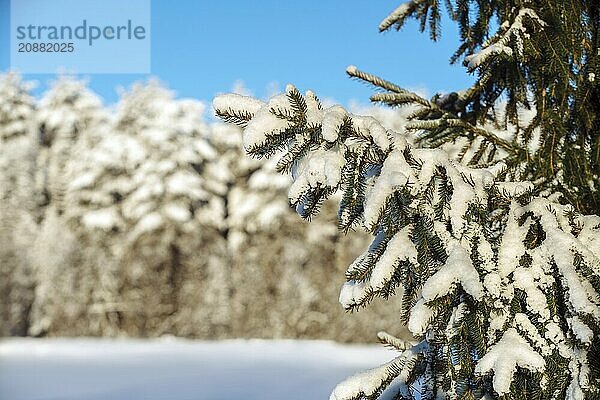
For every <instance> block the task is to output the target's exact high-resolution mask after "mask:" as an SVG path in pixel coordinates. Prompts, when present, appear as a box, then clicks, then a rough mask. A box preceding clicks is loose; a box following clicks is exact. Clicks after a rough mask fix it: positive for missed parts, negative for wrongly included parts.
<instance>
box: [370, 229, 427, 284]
mask: <svg viewBox="0 0 600 400" xmlns="http://www.w3.org/2000/svg"><path fill="white" fill-rule="evenodd" d="M409 232H410V227H408V226H407V227H404V228H402V229H401V230H400V231H399V232H398V233H396V234H395V235H394V236H393V237H392V238H391V239H390V241H389V242H388V244H387V246H386V248H385V251H384V252H383V254H382V255H381V257H379V260H377V263H376V264H375V267H373V271H372V272H371V278H370V284H371V286H372V287H373V288H375V289H381V288H382V287H383V286H384V285H385V284H386V283H387V282H388V281H389V280H390V279H391V278H392V276H394V273H395V272H396V267H398V263H399V261H400V260H408V261H410V262H412V263H413V264H416V263H417V249H416V248H415V245H414V244H413V242H412V241H411V240H410V237H409Z"/></svg>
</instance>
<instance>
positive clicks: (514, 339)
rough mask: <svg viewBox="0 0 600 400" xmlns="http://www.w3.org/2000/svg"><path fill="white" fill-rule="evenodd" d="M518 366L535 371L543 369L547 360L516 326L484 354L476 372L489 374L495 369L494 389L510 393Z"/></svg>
mask: <svg viewBox="0 0 600 400" xmlns="http://www.w3.org/2000/svg"><path fill="white" fill-rule="evenodd" d="M517 366H519V367H521V368H527V369H528V370H530V371H533V372H540V371H543V370H544V368H545V366H546V362H545V361H544V359H543V358H542V356H540V355H539V354H538V353H537V352H535V351H534V350H533V349H532V348H531V345H530V344H529V343H527V341H525V339H523V338H522V337H521V335H519V333H518V332H517V331H516V329H514V328H509V329H508V330H507V331H506V332H504V335H503V336H502V338H501V339H500V341H498V343H496V344H494V345H493V346H492V347H491V348H490V349H489V350H488V352H487V353H486V355H485V356H483V357H482V358H481V359H480V360H479V362H478V363H477V366H476V367H475V373H477V374H487V373H488V372H490V371H492V370H493V371H494V378H493V385H494V390H495V391H496V392H497V393H498V394H499V395H504V394H507V393H509V391H510V384H511V383H512V379H513V375H514V373H515V372H516V368H517Z"/></svg>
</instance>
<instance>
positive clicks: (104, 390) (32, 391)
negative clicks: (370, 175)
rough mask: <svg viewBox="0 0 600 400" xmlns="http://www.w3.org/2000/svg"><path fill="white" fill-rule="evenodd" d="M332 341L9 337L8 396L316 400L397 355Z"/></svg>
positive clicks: (4, 364)
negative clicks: (363, 371)
mask: <svg viewBox="0 0 600 400" xmlns="http://www.w3.org/2000/svg"><path fill="white" fill-rule="evenodd" d="M393 355H394V353H393V352H391V351H389V350H386V349H385V348H383V347H382V346H366V345H361V346H356V345H340V344H335V343H331V342H325V341H291V340H290V341H264V340H250V341H244V340H233V341H222V342H193V341H185V340H155V341H141V340H135V341H133V340H116V341H110V340H95V339H71V340H68V339H46V340H38V339H9V340H4V341H1V342H0V399H2V400H137V399H143V400H157V399H161V400H162V399H165V400H167V399H168V400H184V399H186V400H187V399H189V400H204V399H206V400H237V399H244V400H259V399H260V400H263V399H264V400H271V399H274V400H278V399H286V400H295V399H298V400H299V399H303V400H312V399H315V400H316V399H327V398H328V396H329V393H330V391H331V389H332V388H333V387H334V386H335V385H336V384H337V383H338V382H339V381H341V380H343V379H344V378H346V377H348V376H349V375H352V374H354V373H356V372H358V371H360V370H362V369H366V368H371V367H374V366H376V365H378V364H381V363H383V362H385V361H388V360H389V359H391V358H392V357H393Z"/></svg>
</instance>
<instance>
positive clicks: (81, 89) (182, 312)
mask: <svg viewBox="0 0 600 400" xmlns="http://www.w3.org/2000/svg"><path fill="white" fill-rule="evenodd" d="M31 88H32V87H31V84H30V83H27V82H23V81H22V80H21V79H20V77H19V76H17V75H15V74H5V75H2V76H0V196H1V197H0V335H2V336H27V335H29V336H135V337H155V336H161V335H176V336H183V337H190V338H208V339H219V338H230V337H260V338H281V337H286V338H335V339H336V340H340V341H374V340H375V339H376V337H375V335H374V334H375V332H377V330H388V331H390V332H395V333H400V332H398V327H397V326H395V325H396V323H395V321H396V318H394V317H393V315H396V314H397V313H398V312H399V305H398V304H399V301H398V302H396V301H391V302H386V303H378V304H375V306H374V308H372V309H371V310H370V312H369V313H361V312H358V313H354V314H347V313H345V312H344V311H343V309H342V307H341V306H340V305H339V304H338V302H337V300H338V293H339V288H340V287H341V285H342V284H343V282H344V281H345V279H344V271H345V269H346V267H347V265H348V264H350V263H351V262H352V260H354V259H355V257H356V256H357V255H358V254H359V253H360V252H361V251H363V250H364V249H365V248H366V247H367V246H368V243H369V237H365V236H362V235H361V234H360V233H359V232H356V233H352V234H350V235H348V236H344V235H343V234H341V233H340V232H338V229H337V223H336V211H335V206H334V204H335V200H334V201H332V202H331V203H326V204H324V205H323V211H322V212H321V213H320V215H319V217H318V219H317V221H313V223H310V224H308V223H302V222H300V219H299V217H298V216H297V215H296V214H295V212H294V211H293V210H292V209H290V207H289V205H288V203H287V201H288V200H287V195H286V191H287V188H288V186H289V181H288V180H289V179H290V178H289V177H287V176H283V175H280V174H278V173H276V171H275V167H274V164H273V163H272V162H271V161H258V160H254V159H251V158H250V157H248V156H245V155H244V154H243V150H242V144H241V141H242V138H241V132H240V130H239V129H238V128H235V127H232V126H228V125H225V124H222V123H218V122H208V119H206V118H205V116H203V113H204V111H205V110H204V109H205V107H204V105H203V103H201V102H199V101H196V100H190V99H176V98H175V97H174V94H173V93H172V92H170V91H169V90H168V89H166V88H164V87H162V86H161V85H160V84H158V83H156V82H152V81H151V82H148V83H145V84H138V85H135V86H134V87H132V88H131V89H129V90H128V91H124V92H123V93H122V94H121V97H120V100H119V102H118V103H117V104H116V105H114V106H110V107H109V106H105V105H103V104H102V101H101V99H100V98H98V96H96V95H95V94H94V93H93V92H91V91H90V90H89V89H88V88H87V85H86V83H85V82H82V81H78V80H74V79H72V78H69V77H60V78H58V79H57V80H56V82H55V83H54V85H53V86H52V87H51V89H50V90H48V92H47V93H45V94H44V95H43V96H41V98H39V99H36V98H33V97H32V95H31V94H30V91H31ZM362 111H363V113H364V112H365V110H362ZM368 111H369V112H370V113H371V114H375V115H376V116H377V117H378V119H379V120H381V121H383V122H384V123H385V124H388V125H389V127H390V128H393V127H394V126H395V125H396V124H401V123H402V120H403V117H402V115H400V114H398V112H397V111H392V110H383V109H369V110H368ZM315 222H316V223H315Z"/></svg>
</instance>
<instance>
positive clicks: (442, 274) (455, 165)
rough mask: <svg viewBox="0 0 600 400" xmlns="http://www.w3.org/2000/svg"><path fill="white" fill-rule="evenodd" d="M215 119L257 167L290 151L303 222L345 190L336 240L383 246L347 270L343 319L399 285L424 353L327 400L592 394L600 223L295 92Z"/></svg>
mask: <svg viewBox="0 0 600 400" xmlns="http://www.w3.org/2000/svg"><path fill="white" fill-rule="evenodd" d="M213 106H214V108H215V110H216V112H217V115H219V116H220V117H221V118H223V119H224V120H226V121H230V122H235V123H237V124H238V125H240V126H242V127H243V129H244V146H245V148H246V150H247V152H248V153H249V154H251V155H254V156H257V157H263V156H266V157H271V156H273V155H275V154H276V153H278V152H282V153H283V154H282V155H281V157H280V158H279V159H278V162H277V167H278V170H280V171H290V172H291V175H292V177H293V183H292V184H291V186H290V190H289V199H290V202H291V203H292V205H294V206H295V208H296V211H297V212H298V214H300V216H302V217H303V218H310V217H312V216H313V215H314V214H315V213H316V212H317V211H318V209H319V206H320V205H321V204H322V203H323V201H325V200H326V199H327V198H328V197H329V196H330V195H332V194H333V193H335V192H336V191H338V190H339V191H341V200H340V202H339V209H338V218H339V225H340V228H341V229H342V230H345V231H348V230H349V229H353V228H355V227H357V226H359V225H362V226H363V227H364V228H365V229H366V230H367V231H368V232H370V233H371V234H372V235H373V236H374V238H373V241H372V243H371V245H370V246H369V247H368V249H367V251H365V252H364V253H363V254H362V255H361V256H359V257H358V258H357V259H356V260H355V261H354V262H353V263H352V264H351V265H350V266H349V267H348V270H347V271H346V278H347V282H346V283H345V284H344V286H343V287H342V289H341V293H340V296H339V300H340V303H341V304H342V305H343V306H344V308H346V309H348V310H352V309H356V308H359V307H362V306H365V305H367V304H368V303H369V302H370V301H371V299H372V298H373V297H374V296H381V297H384V298H387V297H389V296H391V295H393V294H394V292H395V290H396V288H397V287H399V286H401V287H402V292H403V294H402V296H403V307H402V315H401V319H400V322H404V323H406V324H407V325H408V328H409V330H410V331H411V332H412V334H413V335H414V337H415V338H416V339H418V340H419V343H418V344H416V345H414V346H412V345H411V346H403V348H402V352H401V355H400V356H399V357H398V358H397V359H396V360H394V361H392V362H391V363H390V364H387V365H385V366H383V367H381V368H378V369H376V370H373V371H371V372H369V373H367V374H366V375H364V374H363V375H359V376H358V377H353V378H351V379H350V380H349V381H347V382H344V383H342V384H341V385H340V386H338V387H337V388H336V389H335V390H334V392H333V393H332V397H331V398H332V399H337V400H341V399H358V398H379V395H380V394H382V392H383V391H384V390H385V391H392V392H393V393H394V396H395V398H398V399H412V398H440V396H442V397H441V398H443V397H444V396H450V397H451V398H454V397H456V398H468V397H465V396H471V397H470V398H477V399H479V398H485V397H486V396H491V397H490V398H494V397H496V396H505V395H508V394H509V393H522V394H523V395H524V396H526V397H524V398H552V396H556V394H557V393H562V392H564V391H565V390H566V391H567V393H571V394H570V395H568V396H567V398H582V396H583V394H584V393H586V394H588V395H590V396H592V395H593V396H595V395H597V388H598V385H599V384H600V375H599V373H600V370H599V365H598V363H597V357H598V353H597V352H598V342H597V341H598V328H599V322H600V305H599V293H600V286H599V283H600V260H599V258H598V257H600V253H599V251H598V249H600V246H599V245H600V235H599V230H600V217H597V216H583V215H580V214H578V213H577V212H576V211H575V210H574V208H573V207H572V206H570V205H563V204H560V203H558V202H557V201H556V199H555V198H554V197H550V198H545V197H539V196H533V195H532V190H533V185H532V184H531V183H529V182H521V181H505V178H506V175H507V172H506V167H505V165H504V164H503V163H502V162H499V163H497V164H495V165H493V166H490V167H487V168H483V167H480V168H477V167H470V166H467V165H464V164H461V163H459V162H457V161H455V160H452V159H451V158H450V157H449V156H448V155H447V153H446V152H444V151H442V150H441V149H429V148H419V147H415V146H413V145H411V144H409V142H408V141H407V140H406V132H396V131H392V130H388V129H386V128H384V127H383V126H382V125H381V124H380V123H379V122H377V120H375V119H374V118H372V117H364V116H359V115H353V114H351V113H348V112H346V111H345V110H344V109H343V108H342V107H340V106H338V105H336V106H332V107H329V108H326V109H324V108H323V106H322V104H321V103H320V101H319V100H318V98H317V97H316V95H315V94H314V93H312V92H310V91H308V92H307V93H306V94H305V95H302V94H301V93H300V92H299V91H298V90H297V89H296V88H295V87H294V86H292V85H288V87H287V88H286V93H284V94H280V95H277V96H275V97H273V98H271V99H270V100H269V101H267V102H263V101H260V100H257V99H254V98H249V97H246V96H241V95H235V94H229V95H221V96H218V97H216V98H215V100H214V101H213ZM392 343H393V342H392ZM404 347H407V348H404ZM511 355H512V356H511ZM418 396H420V397H418ZM436 396H437V397H436ZM528 396H531V397H528Z"/></svg>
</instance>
